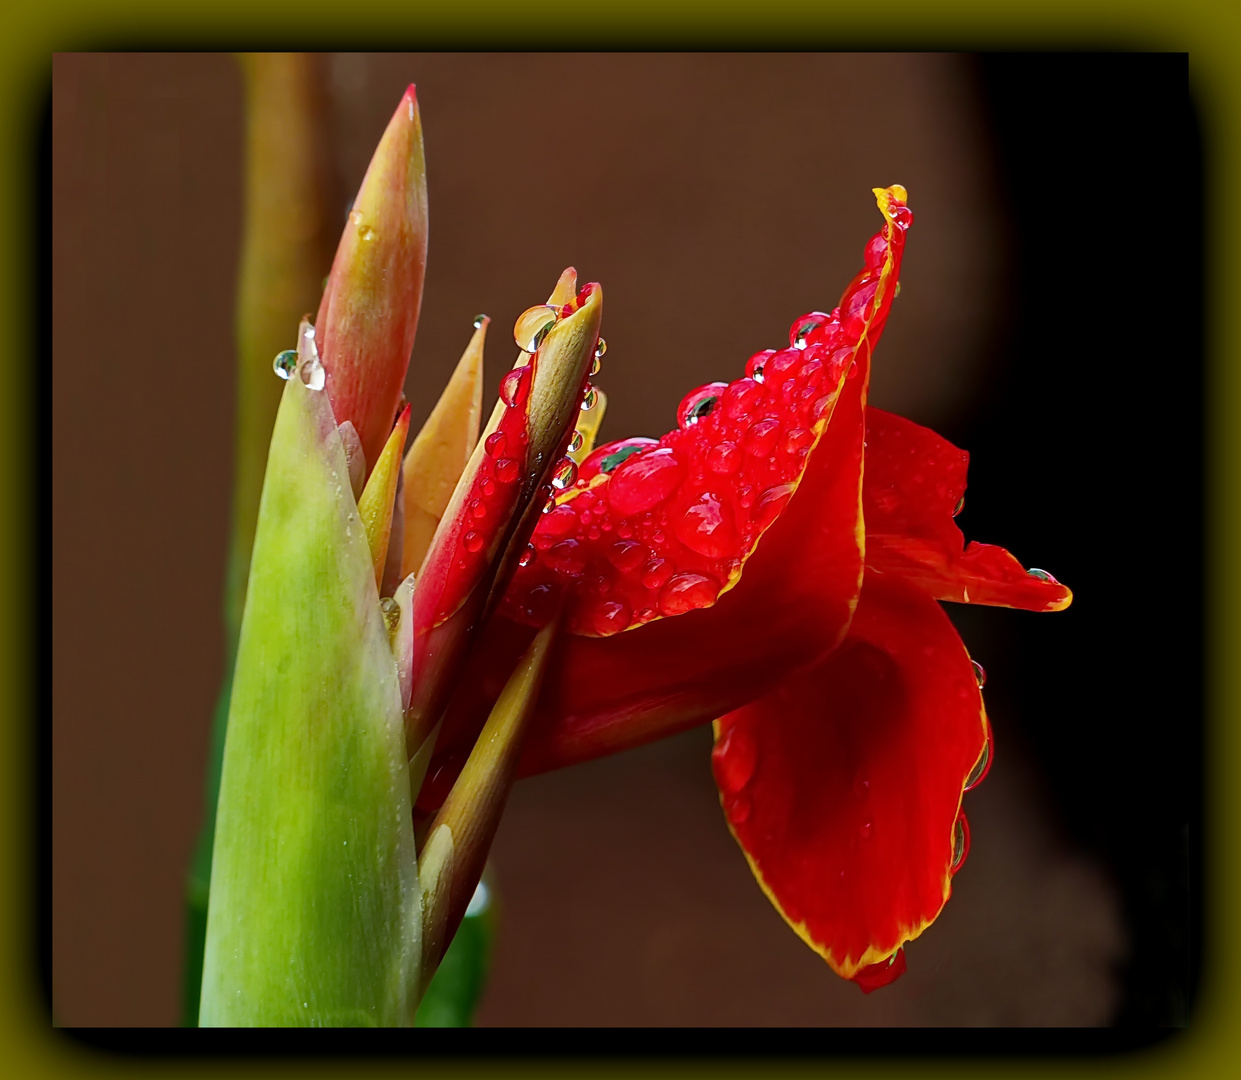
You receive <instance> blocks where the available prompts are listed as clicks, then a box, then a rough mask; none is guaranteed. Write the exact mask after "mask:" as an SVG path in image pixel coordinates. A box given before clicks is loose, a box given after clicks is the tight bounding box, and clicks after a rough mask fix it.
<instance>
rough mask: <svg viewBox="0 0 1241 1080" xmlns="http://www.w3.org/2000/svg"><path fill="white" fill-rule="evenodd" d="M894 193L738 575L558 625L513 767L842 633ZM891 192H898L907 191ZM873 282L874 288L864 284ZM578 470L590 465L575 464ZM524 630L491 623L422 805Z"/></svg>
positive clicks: (693, 699)
mask: <svg viewBox="0 0 1241 1080" xmlns="http://www.w3.org/2000/svg"><path fill="white" fill-rule="evenodd" d="M896 192H897V189H888V191H885V192H877V195H879V197H880V206H881V208H882V209H883V210H884V213H885V217H886V218H887V219H888V220H887V224H886V225H885V227H884V230H883V231H882V232H881V233H880V234H879V235H878V236H877V237H876V238H875V239H873V240H872V241H871V243H870V244H869V245H868V247H867V265H868V269H870V270H871V273H872V274H873V275H874V276H873V278H872V279H871V280H870V281H869V282H868V281H866V280H862V279H864V278H865V277H866V274H867V271H864V272H863V273H862V274H861V275H859V277H858V278H856V279H855V280H854V282H853V283H852V284H851V285H850V288H849V289H848V290H846V292H845V303H843V304H842V310H848V311H850V312H852V314H851V315H850V316H849V317H850V318H856V317H857V310H856V309H857V305H856V304H854V305H850V303H849V301H850V300H851V298H852V297H853V296H854V295H855V294H856V292H857V290H858V289H859V288H864V289H867V290H868V293H869V296H870V298H871V299H869V300H868V301H867V303H868V304H870V305H871V306H870V307H869V308H865V307H864V308H863V310H865V311H866V313H867V314H868V316H869V318H868V320H866V321H864V322H863V324H862V328H861V331H860V332H859V331H857V329H856V327H855V328H854V331H853V338H854V340H855V341H857V342H858V344H857V346H856V347H855V348H854V350H853V355H854V356H855V357H856V362H857V367H856V369H855V374H854V377H853V378H851V379H849V378H846V379H844V380H843V387H844V388H843V390H842V391H841V393H840V396H839V398H838V399H837V401H836V405H835V409H834V411H833V413H832V416H831V419H830V422H829V423H828V424H827V427H826V430H825V431H824V433H823V435H822V436H821V438H820V439H819V441H818V443H817V444H816V446H815V448H814V450H813V452H812V453H811V454H810V455H809V458H808V461H807V463H806V467H805V472H804V474H803V475H802V478H801V482H800V486H799V487H798V488H797V493H796V495H795V496H794V497H792V498H790V499H789V500H788V503H787V505H786V507H785V508H784V510H783V512H782V513H780V514H779V515H777V516H775V517H774V519H773V522H772V523H771V524H770V525H769V527H768V528H767V531H766V532H765V533H764V535H763V537H762V541H761V543H759V544H758V545H757V547H756V548H755V549H754V551H753V553H752V554H751V555H750V557H749V558H748V560H747V561H746V563H745V572H744V574H743V575H741V576H740V579H739V580H738V581H737V583H736V586H735V587H734V588H732V589H731V590H729V591H727V592H725V593H723V595H721V596H720V597H719V600H718V602H716V603H714V604H713V605H712V606H709V607H706V608H702V609H699V610H692V611H686V612H685V613H683V614H679V615H677V616H676V617H675V618H663V619H657V620H655V621H652V622H650V623H647V624H646V625H642V626H639V627H637V628H635V629H632V630H629V631H627V632H625V633H618V634H614V635H612V636H609V637H585V636H578V635H566V636H565V637H564V638H562V639H561V640H560V641H559V642H558V644H557V647H556V652H555V655H554V656H553V658H552V661H551V665H550V668H549V671H548V674H547V680H546V682H545V684H544V692H543V697H542V699H541V701H540V703H539V714H538V716H537V717H536V719H535V721H534V726H533V728H532V730H531V733H530V736H529V738H528V740H527V743H526V751H525V753H524V755H523V758H522V762H521V767H520V773H521V775H530V774H531V773H536V772H543V771H546V770H549V769H554V768H559V767H561V766H565V765H572V764H575V763H577V762H580V761H587V760H590V759H591V758H595V757H601V756H603V755H605V754H610V753H616V752H618V751H621V750H626V749H630V748H632V747H635V746H641V745H642V744H644V743H647V742H651V741H653V740H655V739H658V738H662V737H664V736H667V735H672V734H675V733H677V732H679V731H684V730H685V729H687V728H689V727H693V726H694V725H696V724H701V723H704V722H706V721H708V720H711V719H713V718H715V717H717V716H719V715H721V714H722V713H725V712H727V711H728V710H730V709H734V708H736V707H737V706H738V705H740V704H742V703H743V702H746V701H750V700H752V699H754V698H755V697H757V696H760V695H762V694H765V693H768V692H769V691H771V690H772V689H774V688H775V687H776V686H777V685H778V684H779V681H780V680H781V679H782V678H783V677H784V675H785V673H787V672H789V671H791V670H793V669H794V668H796V667H799V666H802V665H805V664H808V663H811V662H813V661H814V660H816V659H818V658H819V657H820V656H822V655H823V654H824V653H826V652H828V651H829V650H831V649H832V648H834V647H835V646H836V645H837V644H838V643H839V641H840V640H841V639H842V637H843V635H844V632H845V630H846V629H847V628H848V625H849V619H850V617H851V615H852V611H853V608H854V606H855V605H856V602H857V595H858V590H859V589H860V586H861V577H860V574H861V546H862V543H861V541H862V534H861V517H860V508H861V490H860V489H861V477H860V469H861V455H862V434H863V432H862V426H863V425H862V417H863V409H864V405H865V400H866V386H867V383H868V380H869V374H870V355H871V352H872V351H873V348H874V344H875V342H876V341H877V340H878V337H879V333H880V331H881V329H882V326H883V323H884V322H885V320H886V318H887V315H888V311H889V309H890V306H891V301H892V298H893V296H894V295H895V291H896V290H895V278H896V274H897V272H898V270H899V266H900V256H901V252H902V249H903V247H904V234H905V229H906V228H907V227H908V224H909V223H910V221H911V220H912V216H911V215H910V214H909V212H908V210H907V209H906V208H905V207H904V206H903V202H902V201H897V200H896V198H895V195H896ZM899 195H900V199H901V200H903V198H904V192H903V191H900V192H899ZM876 279H877V280H878V282H879V285H878V286H876V287H875V288H870V287H869V286H870V285H873V284H874V283H875V280H876ZM859 281H862V284H861V286H859V284H858V283H859ZM814 321H815V323H816V325H815V326H813V327H811V328H810V329H809V333H808V335H807V337H808V338H809V337H813V336H818V335H820V334H823V335H825V334H827V333H830V332H831V331H830V318H829V321H827V322H820V321H818V320H814ZM804 323H805V320H804V319H803V320H798V322H797V323H795V324H794V331H798V329H799V325H798V324H803V325H802V329H805V325H804ZM795 336H796V333H794V334H793V335H791V337H795ZM811 343H813V341H812V342H811ZM596 453H597V452H596ZM591 456H592V457H594V455H593V454H592V455H591ZM588 460H589V459H588ZM583 468H584V471H587V472H589V470H587V469H586V463H585V462H584V463H583ZM547 516H548V517H550V516H551V515H550V514H549V515H547ZM544 527H545V526H544ZM540 587H541V588H543V589H544V590H545V591H544V592H542V593H541V594H540V596H541V597H546V598H548V600H549V601H550V599H551V598H552V595H553V594H552V586H551V585H550V584H547V583H544V584H543V585H542V586H540ZM529 588H530V584H529V580H528V579H526V580H525V581H523V582H516V581H515V583H514V586H513V589H512V590H510V593H509V596H508V597H506V600H511V599H512V597H513V596H514V591H513V590H517V595H519V596H521V597H522V602H523V603H525V604H529V596H530V592H528V591H527V592H522V591H521V590H528V589H529ZM531 636H532V631H531V630H530V629H529V628H528V627H523V626H522V625H520V624H518V623H516V622H513V621H511V620H509V619H505V618H503V617H497V618H495V619H493V620H492V624H491V626H490V627H489V628H488V630H487V632H486V637H485V638H484V641H483V642H482V645H481V648H480V649H479V650H478V653H477V654H476V658H475V661H474V663H473V665H472V667H471V669H470V670H468V671H467V672H466V674H465V675H464V677H463V678H462V680H461V683H460V689H459V690H458V695H457V698H456V699H455V700H454V702H453V704H452V707H451V708H450V710H449V713H448V716H447V718H446V720H445V726H444V730H443V732H442V734H441V738H440V742H439V746H440V748H441V749H440V750H438V751H437V755H436V759H435V761H434V762H433V763H432V767H431V771H430V773H429V776H428V779H427V781H426V783H425V784H424V785H423V789H422V792H421V794H420V795H419V798H418V804H419V806H420V807H422V808H424V809H434V808H435V807H437V806H438V805H439V802H440V800H442V799H443V797H444V795H445V794H446V792H447V790H448V788H449V787H450V786H451V783H452V780H453V777H454V776H455V775H456V772H457V771H458V770H459V768H460V763H461V762H462V761H463V760H464V758H465V754H466V752H467V751H468V747H469V746H470V745H471V744H472V742H473V739H474V738H475V737H476V736H477V733H478V730H479V727H480V725H481V722H482V718H484V717H485V716H486V714H487V708H488V706H489V702H490V701H491V700H493V699H494V697H495V695H496V694H497V693H498V692H499V686H500V685H502V681H503V676H501V675H499V674H498V673H499V672H501V671H505V672H506V671H507V670H509V669H510V668H511V666H512V664H513V662H514V661H515V659H516V657H517V656H519V655H520V653H521V650H522V649H524V648H525V647H526V645H528V644H529V641H530V638H531Z"/></svg>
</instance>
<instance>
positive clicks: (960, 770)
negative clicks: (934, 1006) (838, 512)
mask: <svg viewBox="0 0 1241 1080" xmlns="http://www.w3.org/2000/svg"><path fill="white" fill-rule="evenodd" d="M986 738H987V722H986V716H985V714H984V712H983V707H982V696H981V694H980V692H979V690H978V686H977V683H976V681H975V677H974V670H973V667H972V666H971V664H970V659H969V656H968V654H967V653H966V651H965V647H964V646H963V645H962V644H961V640H960V638H959V637H958V636H957V633H956V630H955V629H954V628H953V626H952V624H951V622H949V620H948V618H947V616H946V615H945V614H944V613H943V611H942V609H941V608H940V607H939V605H938V604H937V603H936V602H935V601H934V600H931V599H930V598H929V597H927V596H925V595H924V594H922V593H921V592H919V591H918V590H917V589H915V588H913V587H911V586H908V585H904V584H900V583H894V584H890V583H879V584H874V583H872V582H871V581H870V580H869V579H868V581H867V584H866V587H865V589H864V590H863V593H862V598H861V601H860V602H859V604H858V608H857V612H856V614H855V615H854V619H853V624H852V627H851V629H850V631H849V634H848V636H847V637H846V638H845V640H844V642H843V643H842V644H841V646H840V647H839V648H838V649H836V650H835V651H834V652H832V653H831V654H830V655H829V656H828V657H827V658H826V660H824V661H823V662H822V663H820V664H818V665H816V666H814V667H812V668H810V669H808V670H806V671H803V672H802V673H800V674H798V675H795V676H793V677H791V678H788V679H786V680H785V681H784V683H783V684H782V685H781V686H780V688H779V689H778V690H776V691H775V692H774V693H772V694H770V695H768V696H767V697H765V698H763V699H761V700H759V701H756V702H754V703H753V704H750V705H747V706H745V707H743V708H741V709H738V710H736V711H735V712H733V713H731V714H729V715H727V716H725V717H723V718H722V719H720V720H719V721H717V723H716V746H715V750H714V752H713V754H712V766H713V768H714V772H715V777H716V782H717V784H718V786H719V789H720V800H721V803H722V805H723V807H724V812H725V816H726V817H727V819H728V822H729V827H730V828H731V829H732V832H733V835H734V836H735V837H736V838H737V841H738V842H739V843H740V845H741V847H742V849H743V850H744V851H745V854H746V858H747V859H748V860H749V862H750V866H751V868H752V869H753V871H754V874H755V877H756V878H757V879H758V881H759V884H760V885H761V886H762V888H763V890H764V892H766V893H767V895H768V896H769V898H770V899H771V900H772V902H773V903H774V904H775V905H776V907H777V908H778V909H779V911H780V913H781V914H782V915H783V916H784V918H785V919H786V920H787V921H788V923H789V924H790V926H792V927H793V929H794V930H795V931H796V932H797V933H798V935H799V936H800V937H802V938H803V939H804V940H805V941H806V943H807V944H809V945H810V946H811V947H812V948H813V949H814V950H815V951H816V952H818V953H820V954H821V955H822V956H823V957H824V958H825V959H826V960H827V962H828V963H829V964H830V965H831V967H832V968H833V970H835V971H836V972H838V973H839V974H840V975H842V976H844V977H845V978H853V977H854V976H855V975H857V974H858V973H859V971H862V970H863V969H866V968H869V967H870V966H871V965H874V964H879V963H883V962H886V961H887V960H888V958H889V957H890V956H892V955H893V954H894V953H895V952H896V950H897V949H899V948H900V947H901V946H902V945H903V944H904V943H905V942H906V941H909V940H911V939H912V938H915V937H917V936H918V935H919V934H920V933H921V932H922V931H923V930H924V929H925V928H926V927H927V926H928V925H929V924H930V923H931V922H932V921H933V920H934V919H935V917H936V916H937V915H938V914H939V911H940V909H941V908H942V907H943V905H944V902H945V901H946V900H947V899H948V895H949V893H950V891H951V877H952V873H953V862H954V832H955V822H956V820H957V816H958V812H959V810H960V806H961V794H962V790H963V788H964V787H965V784H966V781H967V779H968V777H969V774H970V772H971V770H972V769H973V767H974V765H975V764H976V762H977V761H978V760H979V757H980V755H981V753H982V750H983V747H984V745H985V742H986ZM957 861H958V864H959V860H957ZM875 974H876V973H875V972H874V971H870V972H867V973H866V976H867V978H868V979H870V980H871V981H872V982H873V981H874V976H875Z"/></svg>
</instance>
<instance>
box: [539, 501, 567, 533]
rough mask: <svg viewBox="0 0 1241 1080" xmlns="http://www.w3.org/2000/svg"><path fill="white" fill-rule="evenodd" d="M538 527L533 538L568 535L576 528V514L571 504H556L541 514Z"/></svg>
mask: <svg viewBox="0 0 1241 1080" xmlns="http://www.w3.org/2000/svg"><path fill="white" fill-rule="evenodd" d="M538 528H539V532H538V536H536V538H535V539H542V538H543V537H552V538H556V537H561V536H568V535H569V533H571V532H574V531H576V529H577V514H575V513H574V512H573V507H572V506H568V505H565V506H557V507H556V508H555V509H554V510H549V511H548V512H547V513H546V514H545V515H544V516H543V520H542V521H540V522H539V526H538Z"/></svg>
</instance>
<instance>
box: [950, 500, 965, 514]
mask: <svg viewBox="0 0 1241 1080" xmlns="http://www.w3.org/2000/svg"><path fill="white" fill-rule="evenodd" d="M964 509H965V496H964V495H962V496H961V497H960V498H959V499H958V500H957V505H956V506H954V507H953V508H952V516H953V517H956V516H957V515H958V514H959V513H960V512H961V511H962V510H964Z"/></svg>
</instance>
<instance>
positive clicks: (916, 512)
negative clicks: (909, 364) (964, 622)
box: [862, 409, 1073, 611]
mask: <svg viewBox="0 0 1241 1080" xmlns="http://www.w3.org/2000/svg"><path fill="white" fill-rule="evenodd" d="M968 464H969V454H967V453H966V452H965V451H964V450H958V449H957V448H956V447H955V446H953V445H952V443H950V442H948V440H947V439H943V438H941V437H940V436H939V435H936V434H935V432H933V431H931V430H930V429H929V428H924V427H921V426H920V425H918V424H915V423H913V422H912V421H910V420H906V419H904V418H903V417H900V416H893V415H892V414H891V413H886V412H883V411H882V410H880V409H867V410H866V473H865V478H864V482H863V485H862V508H863V513H864V515H865V518H866V572H867V575H868V577H886V578H899V579H901V580H904V581H909V582H913V583H916V584H917V585H918V586H919V587H921V588H922V589H924V590H925V591H926V592H928V593H929V594H930V595H932V596H934V597H935V598H936V599H939V600H955V601H957V602H959V603H968V604H994V605H998V606H1001V607H1014V608H1024V609H1026V610H1028V611H1060V610H1062V609H1063V608H1066V607H1068V606H1069V603H1070V602H1071V601H1072V599H1073V594H1072V593H1071V592H1070V591H1069V590H1068V589H1067V588H1065V587H1064V586H1063V585H1061V584H1060V583H1059V582H1058V581H1056V579H1055V578H1054V577H1052V576H1051V575H1050V574H1048V573H1046V571H1041V570H1030V571H1027V570H1026V569H1025V568H1024V567H1023V566H1022V565H1021V563H1019V562H1018V561H1017V560H1016V559H1015V558H1013V556H1012V555H1010V554H1009V553H1008V552H1007V551H1005V550H1004V549H1003V548H1001V547H996V546H995V545H994V544H980V543H977V542H973V543H971V544H970V545H969V546H968V547H966V546H965V537H964V536H963V535H962V534H961V530H960V529H959V528H957V526H956V523H955V522H954V521H953V517H954V515H955V514H956V513H957V512H958V511H959V509H960V506H961V500H962V499H963V498H964V496H965V473H966V468H967V466H968Z"/></svg>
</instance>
